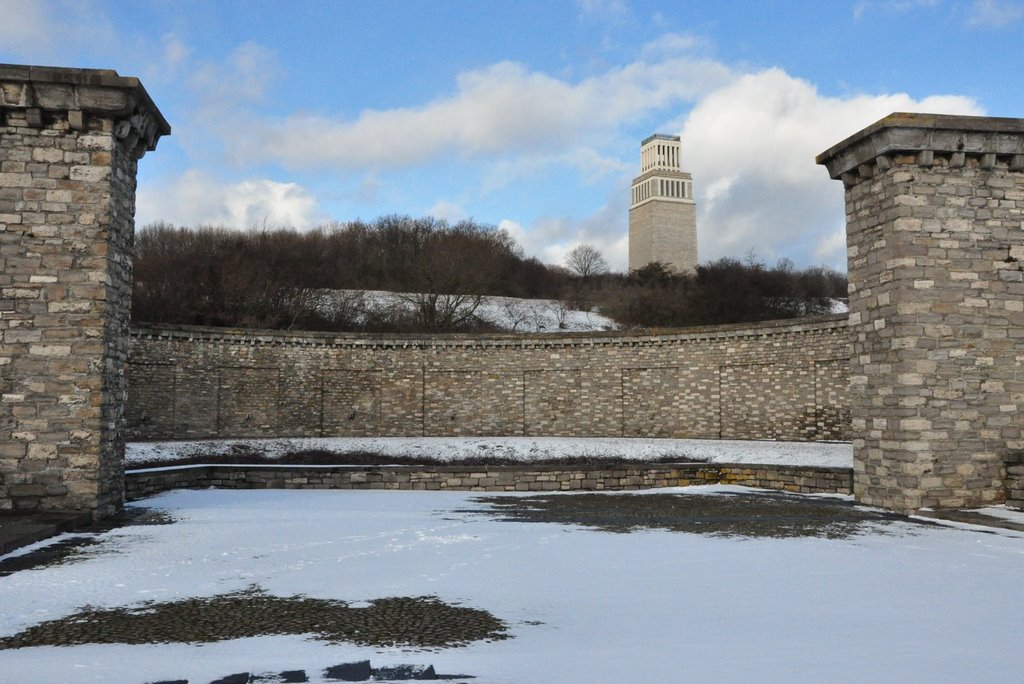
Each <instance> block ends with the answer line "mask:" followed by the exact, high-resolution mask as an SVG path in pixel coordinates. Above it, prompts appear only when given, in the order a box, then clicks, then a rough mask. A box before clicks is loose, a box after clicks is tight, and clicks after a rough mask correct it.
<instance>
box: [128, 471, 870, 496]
mask: <svg viewBox="0 0 1024 684" xmlns="http://www.w3.org/2000/svg"><path fill="white" fill-rule="evenodd" d="M850 480H851V476H850V469H849V468H822V467H797V466H751V465H730V464H707V463H673V464H635V465H630V464H623V465H616V466H536V465H534V466H531V465H521V466H458V465H454V466H388V467H369V466H307V467H301V466H300V467H287V466H284V467H281V466H263V467H260V466H216V465H208V466H183V467H180V468H158V469H146V470H136V471H129V472H128V473H127V474H126V496H127V498H128V499H129V500H131V499H141V498H145V497H148V496H153V495H155V494H159V493H160V492H165V491H169V490H172V489H204V488H207V487H216V488H218V489H401V490H417V491H422V490H429V491H438V490H459V491H476V492H549V491H629V490H637V489H649V488H653V487H687V486H690V485H708V484H717V483H721V484H732V485H742V486H745V487H758V488H761V489H774V490H778V491H785V492H799V493H804V494H849V493H850Z"/></svg>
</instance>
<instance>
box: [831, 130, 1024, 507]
mask: <svg viewBox="0 0 1024 684" xmlns="http://www.w3.org/2000/svg"><path fill="white" fill-rule="evenodd" d="M818 161H819V162H820V163H824V164H826V165H827V166H828V168H829V172H830V174H831V175H832V177H833V178H842V180H843V182H844V185H845V186H846V212H847V239H848V248H849V281H850V327H851V331H852V333H853V357H852V362H851V383H852V389H853V393H852V397H851V400H852V407H851V408H852V411H853V433H854V437H853V443H854V454H855V463H854V471H855V474H854V491H855V494H856V496H857V498H858V500H860V501H862V502H864V503H867V504H872V505H877V506H882V507H885V508H890V509H895V510H899V511H913V510H915V509H918V508H921V507H937V508H949V507H964V506H976V505H984V504H988V503H991V502H994V501H1001V500H1002V499H1003V497H1004V496H1005V490H1004V486H1003V478H1004V476H1005V474H1006V470H1005V467H1004V458H1005V457H1006V454H1007V451H1008V450H1019V449H1021V448H1024V441H1022V432H1021V431H1022V427H1024V426H1022V419H1021V409H1022V408H1024V270H1022V264H1024V120H1021V119H987V118H985V119H983V118H975V117H954V116H934V115H913V114H894V115H891V116H890V117H887V118H886V119H883V120H882V121H880V122H878V123H876V124H874V125H873V126H871V127H869V128H867V129H865V130H864V131H861V132H860V133H858V134H856V135H855V136H852V137H851V138H849V139H847V140H846V141H844V142H842V143H840V144H839V145H837V146H836V147H834V148H832V149H831V150H829V151H828V152H826V153H824V154H822V155H821V156H819V159H818Z"/></svg>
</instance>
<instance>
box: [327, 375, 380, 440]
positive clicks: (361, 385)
mask: <svg viewBox="0 0 1024 684" xmlns="http://www.w3.org/2000/svg"><path fill="white" fill-rule="evenodd" d="M382 375H383V372H382V371H379V370H329V371H326V372H324V376H323V377H324V380H323V382H324V390H323V391H324V394H323V396H324V404H323V413H324V423H323V434H324V436H325V437H373V436H374V435H377V434H378V428H379V425H380V388H381V377H382Z"/></svg>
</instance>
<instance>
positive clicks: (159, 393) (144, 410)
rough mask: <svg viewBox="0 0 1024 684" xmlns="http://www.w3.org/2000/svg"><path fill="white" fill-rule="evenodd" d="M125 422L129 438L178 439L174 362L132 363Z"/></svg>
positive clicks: (127, 367)
mask: <svg viewBox="0 0 1024 684" xmlns="http://www.w3.org/2000/svg"><path fill="white" fill-rule="evenodd" d="M125 373H126V374H127V376H128V378H127V379H128V402H127V404H126V405H125V423H126V426H127V437H128V439H134V438H138V437H140V436H141V437H145V438H146V439H174V437H175V436H176V435H175V433H174V376H175V372H174V365H172V364H169V363H130V364H127V365H126V366H125Z"/></svg>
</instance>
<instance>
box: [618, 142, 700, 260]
mask: <svg viewBox="0 0 1024 684" xmlns="http://www.w3.org/2000/svg"><path fill="white" fill-rule="evenodd" d="M679 153H680V145H679V136H678V135H662V134H660V133H656V134H654V135H652V136H650V137H649V138H646V139H645V140H644V141H643V142H642V143H640V175H639V176H637V177H636V178H634V179H633V186H632V190H631V193H632V194H631V198H630V199H631V201H630V205H629V269H630V270H631V271H632V270H636V269H639V268H643V267H644V266H646V265H647V264H649V263H651V262H655V261H659V262H661V263H663V264H666V265H668V266H670V267H671V268H672V269H674V270H675V271H677V272H679V273H685V272H692V271H693V270H694V269H695V268H696V267H697V205H696V204H695V203H694V201H693V178H692V177H691V176H690V174H689V173H686V172H685V171H683V170H682V167H681V165H680V154H679Z"/></svg>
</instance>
